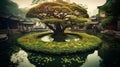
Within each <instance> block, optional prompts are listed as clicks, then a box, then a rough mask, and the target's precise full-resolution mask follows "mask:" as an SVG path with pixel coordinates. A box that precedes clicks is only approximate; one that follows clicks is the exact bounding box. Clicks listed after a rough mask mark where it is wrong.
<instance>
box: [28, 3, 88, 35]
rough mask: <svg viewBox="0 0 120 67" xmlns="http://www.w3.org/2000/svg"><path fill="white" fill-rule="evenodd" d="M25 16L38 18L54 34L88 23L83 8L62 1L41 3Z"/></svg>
mask: <svg viewBox="0 0 120 67" xmlns="http://www.w3.org/2000/svg"><path fill="white" fill-rule="evenodd" d="M26 16H27V17H30V18H39V19H40V20H42V22H43V23H45V24H46V25H47V26H48V27H49V28H50V29H51V30H52V31H53V32H54V33H55V34H57V33H64V31H65V29H66V28H68V27H71V26H73V25H78V24H79V23H80V24H81V23H84V22H87V21H88V14H87V11H86V9H85V8H83V7H81V6H79V5H77V4H75V3H72V4H71V3H67V2H64V1H60V2H58V1H56V2H45V3H41V4H39V5H37V6H35V7H33V8H31V9H30V10H29V11H28V13H27V14H26Z"/></svg>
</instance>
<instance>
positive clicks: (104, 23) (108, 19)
mask: <svg viewBox="0 0 120 67" xmlns="http://www.w3.org/2000/svg"><path fill="white" fill-rule="evenodd" d="M112 20H113V17H112V16H109V17H106V18H105V19H102V20H101V24H102V26H105V25H106V24H108V23H111V22H112Z"/></svg>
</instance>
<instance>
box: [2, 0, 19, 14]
mask: <svg viewBox="0 0 120 67" xmlns="http://www.w3.org/2000/svg"><path fill="white" fill-rule="evenodd" d="M20 12H21V11H20V10H19V8H18V5H17V4H16V3H14V2H12V1H11V0H2V1H1V2H0V14H9V15H18V14H20Z"/></svg>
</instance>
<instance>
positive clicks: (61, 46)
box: [18, 32, 102, 54]
mask: <svg viewBox="0 0 120 67" xmlns="http://www.w3.org/2000/svg"><path fill="white" fill-rule="evenodd" d="M67 33H70V34H76V35H78V36H80V37H82V38H81V39H80V40H78V41H70V42H54V41H53V42H43V41H41V40H40V39H39V38H38V37H39V36H43V35H45V34H49V32H44V33H32V34H28V35H25V36H22V37H20V38H18V43H19V44H20V45H21V46H22V47H23V48H25V49H27V50H31V51H36V52H43V53H52V54H62V53H65V54H69V53H76V52H86V51H90V50H94V49H96V48H97V47H98V46H99V45H100V43H101V42H102V41H101V39H99V38H98V37H96V36H93V35H88V34H86V33H71V32H67Z"/></svg>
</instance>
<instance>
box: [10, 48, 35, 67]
mask: <svg viewBox="0 0 120 67" xmlns="http://www.w3.org/2000/svg"><path fill="white" fill-rule="evenodd" d="M27 56H28V54H27V53H26V52H25V51H23V50H20V51H19V52H17V53H14V54H13V55H12V56H11V59H10V60H11V62H13V63H14V64H17V67H35V66H34V65H33V64H31V63H30V62H29V60H28V58H27Z"/></svg>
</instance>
